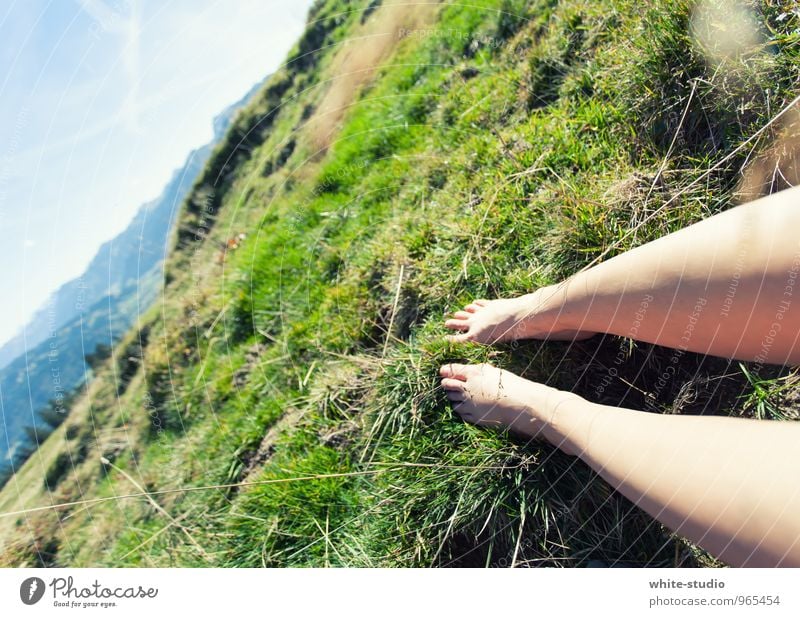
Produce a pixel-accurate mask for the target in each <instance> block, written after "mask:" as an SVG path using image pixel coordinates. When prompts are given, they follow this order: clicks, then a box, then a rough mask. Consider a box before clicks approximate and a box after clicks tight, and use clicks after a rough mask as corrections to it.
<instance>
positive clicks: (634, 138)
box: [0, 0, 800, 566]
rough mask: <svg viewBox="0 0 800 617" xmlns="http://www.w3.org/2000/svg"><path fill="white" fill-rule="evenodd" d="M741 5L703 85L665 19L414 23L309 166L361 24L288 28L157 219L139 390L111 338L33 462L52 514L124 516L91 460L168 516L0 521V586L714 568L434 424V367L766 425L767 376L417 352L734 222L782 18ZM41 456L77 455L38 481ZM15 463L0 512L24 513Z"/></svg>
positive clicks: (445, 421) (327, 19)
mask: <svg viewBox="0 0 800 617" xmlns="http://www.w3.org/2000/svg"><path fill="white" fill-rule="evenodd" d="M367 4H368V3H363V6H360V8H362V9H363V8H364V7H365V6H366V5H367ZM755 6H756V8H757V9H758V10H759V11H761V12H762V14H763V15H764V16H765V19H767V20H769V24H770V27H771V28H773V32H772V33H771V34H770V35H769V36H770V37H771V39H770V42H769V45H767V46H765V48H764V49H763V50H760V51H757V52H753V53H750V54H744V55H742V56H741V57H739V58H737V59H735V60H729V61H727V64H726V65H725V66H722V67H718V66H717V67H715V66H711V65H710V64H708V63H707V62H706V60H705V56H704V54H703V50H699V49H697V47H696V46H695V45H694V43H693V41H692V38H691V36H690V30H689V18H688V17H689V5H688V3H687V2H683V1H679V0H663V1H660V2H657V3H650V4H648V7H647V8H643V7H642V6H641V3H636V2H632V1H629V0H605V1H603V2H582V1H580V0H564V1H562V2H552V1H545V0H539V1H537V2H515V1H514V2H509V1H504V2H501V1H497V2H494V1H486V2H476V3H472V4H471V5H469V6H463V5H457V4H445V5H443V6H442V7H441V8H440V9H439V10H438V17H437V29H436V31H435V34H434V35H430V36H409V37H407V38H406V39H405V40H403V41H401V42H400V43H399V44H398V45H397V47H396V49H395V50H394V52H393V54H392V55H391V56H390V57H389V59H388V60H387V61H386V62H385V63H384V65H383V66H382V68H381V69H380V70H379V71H378V72H377V74H376V76H375V78H374V79H373V80H372V81H371V82H370V83H369V85H368V86H366V87H364V88H363V89H361V90H360V91H359V92H357V93H356V99H355V100H354V102H353V103H354V104H353V105H352V106H351V107H349V108H348V111H347V114H346V115H345V117H344V120H343V123H342V126H341V128H340V130H339V131H338V133H337V134H336V137H335V139H334V141H333V143H332V145H331V146H330V148H329V149H328V150H327V151H326V152H325V153H324V154H322V155H320V154H315V153H314V152H313V151H312V147H311V145H310V144H309V143H308V140H307V132H306V131H307V129H306V127H304V126H303V125H304V123H305V121H306V120H307V119H308V117H309V116H313V113H314V109H315V107H316V106H317V105H318V104H319V102H320V100H321V99H322V96H323V94H324V90H325V88H326V87H327V84H328V83H330V82H329V81H328V80H329V79H330V77H331V75H330V74H329V73H328V71H330V67H331V60H332V58H333V56H334V55H335V54H336V53H337V51H338V50H339V49H340V47H341V43H342V41H344V40H346V39H347V38H348V37H352V36H357V34H358V32H359V31H358V28H359V27H361V26H360V24H361V12H360V11H352V10H348V9H351V8H352V7H350V5H349V4H346V3H344V2H341V1H336V0H328V1H327V2H318V3H317V5H316V7H315V11H316V13H315V18H316V21H314V22H313V23H312V24H311V26H310V29H309V32H308V34H307V35H306V36H305V37H304V39H303V42H302V43H301V44H300V45H299V46H298V48H297V49H296V50H295V52H293V54H294V55H293V56H291V57H293V58H299V57H302V58H303V60H295V61H294V62H289V63H288V64H287V66H286V67H285V68H283V69H281V70H280V71H279V72H278V73H277V74H276V75H275V76H274V77H273V79H272V80H271V82H270V83H269V84H268V85H267V87H266V89H265V90H264V92H263V93H262V96H261V97H260V98H258V99H257V100H256V101H255V102H254V103H253V105H252V106H251V107H250V108H248V109H247V110H245V112H244V113H243V114H242V115H241V116H240V117H239V118H238V119H237V121H236V123H235V127H234V130H233V131H232V133H231V134H230V135H229V138H228V140H227V141H226V142H225V143H224V144H223V145H222V146H221V147H220V150H219V151H218V153H217V154H216V155H215V156H214V157H213V158H212V161H211V162H210V164H209V168H208V169H207V171H206V173H205V174H204V177H203V178H202V179H201V180H200V181H199V183H198V185H197V186H196V187H195V190H194V192H193V195H192V196H191V197H190V199H189V201H188V202H187V206H186V208H185V211H184V213H183V215H182V218H181V221H180V230H179V232H178V234H177V238H176V244H177V245H176V249H175V251H174V252H173V254H172V256H171V258H170V260H169V262H168V264H167V267H166V276H167V282H168V285H167V287H166V289H165V292H164V294H165V295H164V298H163V303H158V305H157V306H156V307H154V309H153V311H151V313H149V314H148V316H147V318H146V319H145V320H144V321H143V323H142V324H141V326H140V328H142V329H143V331H146V333H147V334H146V337H145V338H146V344H145V345H144V349H143V353H142V361H141V366H140V368H138V369H135V367H133V369H132V368H131V366H130V363H126V358H127V357H128V356H127V355H125V354H123V353H122V352H121V351H119V350H121V349H123V347H124V346H126V345H127V346H130V345H134V346H135V344H136V340H137V333H136V332H134V333H131V335H130V336H129V338H128V339H127V340H126V341H123V343H121V344H120V346H119V348H118V352H117V353H116V354H115V356H114V357H113V358H112V359H111V360H110V361H109V363H108V364H107V365H106V366H105V368H104V369H100V370H99V371H98V375H97V378H96V379H95V382H94V383H93V384H92V385H91V386H90V389H89V393H88V394H87V396H86V397H84V399H83V400H82V401H81V402H79V403H78V405H77V406H76V409H75V411H73V413H72V415H71V417H70V419H69V420H68V422H67V424H68V425H76V424H77V425H79V426H81V427H83V428H82V430H83V431H84V433H83V434H86V433H87V432H88V434H89V435H90V436H91V439H90V440H89V445H88V446H87V447H86V450H85V451H84V450H81V448H82V447H83V446H81V445H80V443H83V442H80V443H79V442H78V441H76V440H79V439H83V438H79V437H75V436H74V435H73V437H72V438H71V439H72V441H70V439H67V438H65V437H64V436H63V433H64V431H66V430H68V429H59V430H58V431H56V433H54V436H53V437H51V438H50V439H49V440H48V442H47V443H46V444H45V449H43V453H47V456H48V457H49V458H48V461H49V463H48V464H49V465H50V469H51V472H50V473H49V474H48V475H49V476H50V478H51V480H53V481H54V482H55V483H56V484H57V486H55V487H51V488H53V501H55V502H62V501H71V500H83V499H94V498H97V497H114V496H115V495H116V496H119V495H123V494H128V493H135V492H137V491H136V490H135V487H134V486H132V485H131V482H130V481H129V480H127V479H126V478H125V477H124V475H122V474H121V473H119V472H118V471H116V470H115V469H113V468H109V467H107V466H105V467H104V466H102V465H101V464H100V462H99V457H100V455H101V454H103V453H104V452H105V453H107V452H113V453H114V456H115V458H114V464H115V465H116V466H118V467H119V469H123V470H125V472H126V473H128V474H130V475H131V476H132V477H134V478H135V479H136V481H137V482H138V483H139V484H141V485H142V486H144V487H145V488H146V489H147V490H148V491H152V492H153V493H154V494H153V498H154V499H156V500H157V501H158V503H159V504H160V505H161V506H162V507H163V508H164V509H165V510H166V511H167V512H168V513H169V516H165V515H164V514H163V513H162V512H160V511H159V510H157V509H155V508H153V507H152V504H151V503H150V502H148V501H147V500H145V499H144V498H142V497H138V496H137V497H131V498H125V499H119V500H114V499H111V500H109V501H103V502H100V503H93V504H90V505H88V506H87V507H71V508H69V509H67V510H66V511H64V512H61V513H58V514H57V513H55V512H53V511H43V512H35V513H30V514H27V515H18V516H15V517H12V518H13V521H11V520H10V519H9V518H4V519H0V522H2V523H3V527H0V532H1V533H0V537H2V542H3V545H2V550H3V552H2V554H3V558H2V561H3V562H4V563H8V564H36V563H48V564H51V563H52V564H58V565H80V566H87V565H141V566H172V565H183V566H260V565H268V566H285V565H290V566H430V565H433V566H510V565H530V566H538V565H553V566H585V565H587V564H589V563H590V562H592V561H602V562H605V563H618V562H621V563H625V564H630V565H650V566H666V565H687V566H688V565H715V562H714V560H713V559H711V558H710V557H709V556H708V555H706V554H704V553H703V552H702V551H700V550H699V549H697V548H695V547H693V546H690V545H688V544H686V543H685V542H684V541H683V540H681V539H679V538H676V537H674V536H673V535H672V534H670V533H669V532H668V531H666V530H665V529H664V528H662V527H661V526H660V525H659V524H658V523H656V522H655V521H653V520H652V519H650V518H649V517H648V516H647V515H645V514H644V513H643V512H642V511H640V510H639V509H637V508H636V507H634V506H633V505H632V504H630V502H628V501H626V500H625V499H624V498H622V497H621V496H619V495H618V494H616V493H614V492H613V491H612V490H611V489H610V488H609V487H608V486H607V485H606V484H605V483H604V482H602V481H601V480H599V479H598V478H597V477H596V476H595V475H594V474H593V473H592V472H591V470H590V469H589V468H588V467H586V466H585V465H583V464H582V463H580V462H579V461H576V460H575V459H572V458H570V457H567V456H565V455H563V454H561V453H560V452H558V451H556V450H554V449H553V448H551V447H549V446H547V445H543V444H533V445H529V444H523V443H518V442H516V441H514V440H513V439H509V438H507V437H506V436H504V435H499V434H494V433H490V432H487V431H484V430H480V429H477V428H475V427H473V426H469V425H465V424H463V423H462V422H460V421H459V420H457V418H455V417H454V415H453V413H452V412H451V411H450V409H449V407H448V405H447V403H446V401H445V399H444V397H443V395H442V392H441V391H440V389H439V387H438V380H437V378H436V371H437V368H438V366H439V365H440V364H442V363H443V362H446V361H449V360H456V359H459V360H467V361H485V360H489V361H492V362H494V363H496V364H498V365H500V366H503V367H506V368H509V369H511V370H514V371H515V372H517V373H520V374H523V375H524V376H526V377H528V378H531V379H536V380H539V381H543V382H546V383H549V384H551V385H554V386H557V387H560V388H564V389H570V390H574V391H576V392H578V393H580V394H582V395H584V396H586V397H587V398H589V399H591V400H595V401H597V402H601V403H606V404H625V405H626V406H630V407H634V408H641V409H647V410H650V411H656V412H669V413H718V414H734V415H748V416H753V417H759V418H780V419H794V418H796V415H797V412H796V410H797V404H796V401H795V399H796V388H795V383H796V379H795V377H794V375H793V374H791V373H790V372H789V371H788V370H778V369H771V370H768V369H765V368H760V369H758V368H757V367H748V366H744V365H743V366H742V367H741V368H740V366H739V365H738V364H731V363H728V362H724V361H722V360H714V359H708V358H703V357H700V356H695V355H693V354H683V355H682V356H681V358H680V361H679V362H678V363H677V366H678V367H679V370H678V371H677V372H676V374H675V375H674V377H672V378H671V379H669V380H667V382H666V383H665V384H664V385H663V386H658V387H656V384H657V383H658V380H659V377H660V376H661V375H663V373H664V368H665V367H666V366H668V365H669V366H671V365H672V364H673V363H672V362H671V354H673V353H674V352H672V351H671V350H666V349H660V348H656V347H652V346H648V345H642V344H638V343H637V344H634V343H631V342H630V341H626V340H622V339H618V338H614V337H595V338H593V339H590V340H589V341H586V342H582V343H578V344H575V345H572V346H568V345H566V344H559V343H547V344H544V343H537V342H523V343H519V344H514V345H507V346H502V347H498V348H496V349H487V348H483V347H473V346H467V347H455V346H452V345H450V344H447V343H445V342H444V340H443V336H442V335H443V334H444V330H443V328H442V326H441V321H442V318H443V316H444V314H445V313H447V312H448V311H451V310H453V309H455V308H456V307H458V306H460V305H462V304H463V303H465V302H466V301H467V300H469V299H470V298H473V297H476V296H488V297H495V296H502V295H511V294H518V293H523V292H526V291H529V290H531V289H533V288H536V287H537V286H540V285H543V284H548V283H552V282H555V281H557V280H559V279H561V278H562V277H564V276H566V275H569V274H571V273H574V272H575V271H577V270H579V269H580V268H583V267H586V266H587V265H589V264H590V263H593V262H594V261H596V260H601V259H606V258H608V257H609V256H611V255H614V254H617V253H620V252H622V251H625V250H627V249H629V248H632V247H634V246H637V245H639V244H642V243H644V242H647V241H648V240H650V239H653V238H656V237H659V236H661V235H663V234H665V233H668V232H670V231H672V230H675V229H678V228H681V227H684V226H686V225H687V224H690V223H692V222H694V221H697V220H700V219H702V218H704V217H707V216H709V215H710V214H713V213H714V212H717V211H720V210H722V209H725V208H727V207H729V206H730V205H731V204H732V203H734V202H735V199H736V190H737V186H739V183H740V181H741V175H742V172H744V173H745V174H746V173H747V172H748V169H749V168H748V165H749V164H750V162H751V161H753V160H756V159H757V158H758V153H759V152H761V151H763V150H765V149H766V147H767V146H768V145H769V143H770V141H771V140H772V139H775V138H776V137H777V136H778V135H779V132H778V130H777V129H778V128H779V127H776V130H775V131H765V132H764V133H763V135H762V136H761V137H759V138H756V139H753V140H751V141H749V142H747V145H746V147H741V148H740V145H741V144H744V143H745V142H746V140H748V139H750V138H751V136H752V135H754V133H755V132H756V131H757V130H759V129H760V128H761V127H762V126H764V125H765V124H766V123H767V122H768V121H769V119H770V118H771V117H772V116H773V115H774V114H775V113H777V111H779V110H780V109H782V108H783V107H784V106H785V105H786V104H787V102H788V101H789V100H790V99H791V98H792V96H793V90H794V88H795V87H796V85H797V79H798V67H800V64H798V55H797V54H798V35H797V34H796V33H795V29H796V27H797V24H795V23H794V20H795V18H791V19H789V20H784V21H777V20H776V18H777V15H778V13H777V12H776V9H772V8H762V7H761V5H755ZM378 10H381V9H378ZM720 10H723V9H720ZM321 45H324V49H323V50H322V51H321V52H320V53H318V54H312V56H302V55H301V54H302V53H305V52H307V51H309V50H313V49H315V48H316V47H317V46H321ZM304 50H305V51H304ZM767 91H768V94H767ZM278 106H279V107H278ZM289 143H291V144H293V145H292V146H291V147H287V144H289ZM751 151H752V152H751ZM721 161H723V162H722V163H720V162H721ZM203 204H206V205H208V207H209V208H210V211H208V212H205V213H204V205H203ZM204 217H205V219H204ZM198 229H202V230H204V231H203V233H202V234H200V236H203V238H202V239H198V234H197V231H198ZM239 233H246V234H247V238H246V239H245V240H244V241H243V242H242V243H241V246H239V247H238V248H237V249H236V250H233V251H229V252H228V253H227V254H226V255H225V257H224V261H223V259H222V257H221V254H220V249H219V246H220V244H221V243H224V242H225V241H226V240H227V239H228V238H231V237H234V236H236V235H238V234H239ZM401 274H402V280H400V276H401ZM126 349H127V347H126ZM612 362H617V364H615V368H616V369H617V375H616V376H615V377H614V378H613V379H609V378H608V375H609V372H608V367H609V366H610V365H611V363H612ZM599 384H602V388H600V387H598V386H599ZM120 386H122V387H120ZM118 392H119V396H117V393H118ZM111 429H115V430H118V431H119V433H114V432H112V431H111ZM73 433H75V431H74V430H73ZM119 435H122V436H124V439H122V444H121V445H120V440H119V439H117V436H119ZM58 439H61V440H65V439H66V441H67V442H68V444H67V445H68V446H69V447H70V448H72V450H73V451H81V452H82V457H83V459H82V460H81V461H79V462H77V463H76V464H75V465H73V466H70V465H68V464H65V462H66V461H67V459H66V458H64V457H63V456H62V455H60V454H59V452H62V451H65V450H64V448H66V447H67V446H64V445H61V444H60V443H57V441H56V440H58ZM115 439H117V441H114V440H115ZM109 444H110V445H109ZM114 444H117V445H116V446H114ZM112 446H113V447H112ZM104 455H105V454H104ZM37 460H38V458H37V457H33V458H32V460H31V462H30V463H29V464H28V465H27V466H26V468H25V469H23V470H22V472H21V475H20V477H21V478H25V483H26V486H27V484H28V483H31V487H28V488H26V492H25V494H24V495H22V496H20V495H18V494H17V493H16V492H15V491H16V490H17V489H15V488H14V487H15V484H14V482H13V481H12V482H10V483H9V484H8V485H7V486H6V488H5V489H4V490H3V491H2V493H0V511H3V512H7V511H12V510H18V509H25V508H30V507H35V506H37V505H42V504H47V503H50V501H49V499H50V497H49V496H48V495H47V494H46V493H45V492H44V491H43V490H42V488H41V487H42V480H41V478H42V477H43V475H42V474H41V472H39V475H38V476H37V472H36V469H35V468H34V465H36V464H37ZM40 466H41V465H40ZM45 469H46V467H45ZM34 484H35V485H36V486H35V490H34V488H33V485H34ZM231 485H234V486H231ZM186 488H189V489H196V490H183V489H186ZM173 489H177V490H173ZM165 491H166V492H165ZM176 521H177V522H176ZM190 538H191V539H190ZM37 547H39V549H38V552H37ZM198 547H201V548H198Z"/></svg>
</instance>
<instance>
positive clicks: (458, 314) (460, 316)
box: [453, 311, 472, 319]
mask: <svg viewBox="0 0 800 617" xmlns="http://www.w3.org/2000/svg"><path fill="white" fill-rule="evenodd" d="M470 317H472V313H468V312H467V311H456V312H455V313H453V318H454V319H469V318H470Z"/></svg>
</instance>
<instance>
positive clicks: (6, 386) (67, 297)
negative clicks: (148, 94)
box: [0, 82, 263, 462]
mask: <svg viewBox="0 0 800 617" xmlns="http://www.w3.org/2000/svg"><path fill="white" fill-rule="evenodd" d="M261 83H263V82H261ZM261 83H257V84H256V85H254V86H253V87H252V88H251V89H250V91H249V92H248V93H247V94H246V95H245V96H243V97H242V98H241V99H240V100H238V101H237V102H236V103H234V104H232V105H230V106H229V107H227V108H226V109H225V110H223V111H222V112H221V113H220V114H218V115H217V116H216V117H215V118H214V120H213V127H214V137H213V139H212V141H211V142H209V143H208V144H205V145H204V146H202V147H200V148H198V149H196V150H193V151H192V152H191V153H190V154H189V155H188V156H187V158H186V161H185V163H184V164H183V166H182V167H181V168H180V169H178V170H176V171H175V172H174V174H173V175H172V178H171V179H170V181H169V182H168V183H167V185H166V187H165V188H164V190H163V191H162V193H161V195H160V196H159V197H158V198H157V199H155V200H153V201H151V202H149V203H146V204H144V205H143V206H142V207H141V208H140V209H139V211H138V212H137V214H136V216H135V217H134V218H133V220H132V221H131V222H130V224H129V225H128V226H127V227H126V228H125V230H124V231H122V232H121V233H120V234H119V235H117V236H116V237H115V238H113V239H112V240H110V241H108V242H106V243H104V244H103V245H102V246H101V247H100V249H99V250H98V251H97V254H96V255H95V256H94V258H93V259H92V261H91V262H90V263H89V265H88V267H87V268H86V270H85V271H84V272H83V273H82V274H81V275H80V276H79V277H78V278H76V279H73V280H71V281H69V282H67V283H65V284H63V285H62V286H61V287H60V288H59V289H58V290H57V291H55V292H54V293H53V294H52V296H51V297H50V298H49V299H48V301H47V302H46V304H45V305H44V306H42V307H41V308H40V309H39V310H38V311H37V312H36V313H35V314H34V316H33V317H32V318H31V320H30V322H29V323H28V324H27V325H26V326H25V328H24V329H23V331H22V332H21V333H20V334H18V335H17V336H16V337H15V338H14V339H12V340H10V341H9V342H8V343H6V344H5V345H4V346H3V348H2V349H0V365H3V368H2V369H0V405H1V406H2V415H3V423H2V425H0V460H2V459H4V458H6V457H10V458H12V459H13V460H15V461H16V462H18V461H19V459H20V455H24V454H25V453H26V452H29V451H30V449H31V447H32V446H33V444H32V443H31V440H30V439H29V438H28V437H27V436H26V428H25V427H36V426H39V427H40V428H41V427H42V419H41V417H39V412H41V411H42V410H43V409H44V408H45V407H47V406H48V405H50V404H51V402H52V404H53V405H54V406H56V407H57V408H58V409H59V410H61V411H64V410H63V409H62V408H63V404H61V403H60V402H59V401H61V400H62V399H63V397H67V396H69V395H70V394H71V393H72V391H73V390H74V389H75V388H76V387H77V386H79V385H80V384H81V383H83V382H84V381H85V380H86V378H87V377H88V376H89V374H90V368H89V367H88V366H87V364H86V362H85V361H84V359H85V357H86V356H87V355H89V354H91V353H93V352H95V350H96V348H97V347H98V346H100V351H102V350H103V349H105V348H110V347H111V346H112V345H113V344H114V343H115V342H116V341H118V340H119V339H120V338H121V337H122V335H123V334H125V332H126V331H127V330H128V329H129V328H130V327H131V325H132V324H133V323H134V322H135V321H136V319H137V318H138V317H139V316H140V315H141V314H142V313H143V312H144V311H146V310H147V309H148V308H149V307H150V305H151V304H152V303H153V301H154V300H155V298H156V297H157V295H158V292H159V288H160V286H161V284H162V282H163V281H162V266H163V262H164V258H165V256H166V254H167V253H168V250H169V243H170V238H171V235H172V230H173V228H174V223H175V218H176V216H177V213H178V212H179V210H180V206H181V204H182V202H183V200H184V198H185V197H186V195H187V194H188V193H189V191H190V190H191V188H192V186H193V185H194V183H195V181H196V180H197V178H198V176H199V175H200V173H201V171H202V170H203V168H204V167H205V165H206V163H207V161H208V159H209V157H210V156H211V153H212V152H213V149H214V146H215V145H216V144H217V143H218V142H219V141H220V140H221V139H223V137H224V136H225V133H226V131H227V130H228V127H229V126H230V124H231V122H232V121H233V118H234V117H235V114H236V112H237V111H238V110H239V109H240V108H241V107H242V106H244V105H246V104H247V102H248V101H249V100H250V98H251V97H252V96H253V95H254V94H255V93H256V92H257V91H258V89H259V88H260V87H261ZM27 430H28V432H30V429H27Z"/></svg>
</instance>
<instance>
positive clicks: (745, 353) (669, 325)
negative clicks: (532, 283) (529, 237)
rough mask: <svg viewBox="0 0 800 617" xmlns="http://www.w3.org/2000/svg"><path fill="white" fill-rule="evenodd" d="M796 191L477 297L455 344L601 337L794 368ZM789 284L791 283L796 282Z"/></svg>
mask: <svg viewBox="0 0 800 617" xmlns="http://www.w3.org/2000/svg"><path fill="white" fill-rule="evenodd" d="M799 227H800V187H797V188H794V189H789V190H786V191H783V192H781V193H777V194H775V195H771V196H769V197H765V198H763V199H759V200H757V201H754V202H752V203H750V204H747V205H744V206H739V207H737V208H733V209H731V210H728V211H726V212H723V213H721V214H718V215H716V216H713V217H711V218H709V219H706V220H704V221H701V222H700V223H697V224H695V225H692V226H690V227H687V228H686V229H682V230H681V231H678V232H675V233H673V234H670V235H668V236H665V237H663V238H660V239H658V240H656V241H654V242H650V243H648V244H645V245H643V246H640V247H638V248H636V249H633V250H631V251H628V252H627V253H624V254H622V255H618V256H617V257H614V258H613V259H610V260H608V261H606V262H604V263H601V264H599V265H597V266H595V267H593V268H591V269H589V270H586V271H584V272H581V273H579V274H577V275H575V276H573V277H571V278H570V279H568V280H567V281H565V282H564V283H561V284H559V285H554V286H552V287H546V288H543V289H540V290H537V291H536V292H534V293H532V294H528V295H526V296H522V297H520V298H512V299H508V300H495V301H486V300H478V301H476V302H474V303H473V304H471V305H469V306H468V307H466V308H465V310H463V311H459V312H457V313H456V314H455V315H454V316H453V318H452V319H450V320H448V321H447V322H446V323H445V325H446V326H447V327H448V328H451V329H453V330H459V331H460V332H461V334H458V335H456V336H454V337H451V338H452V339H453V340H456V341H475V342H480V343H494V342H497V341H501V340H508V339H515V338H560V339H564V338H566V339H569V338H578V337H585V336H587V335H591V334H592V333H594V332H607V333H611V334H617V335H620V336H627V337H630V338H634V339H637V340H642V341H646V342H649V343H656V344H659V345H664V346H667V347H675V348H679V349H684V350H688V351H694V352H699V353H707V354H712V355H716V356H723V357H728V358H739V359H743V360H755V361H758V362H762V363H773V364H783V363H800V345H798V344H797V341H798V336H800V298H796V297H795V296H796V295H797V294H800V283H797V281H798V279H800V234H799V233H798V232H797V230H798V228H799ZM796 283H797V284H796Z"/></svg>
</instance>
